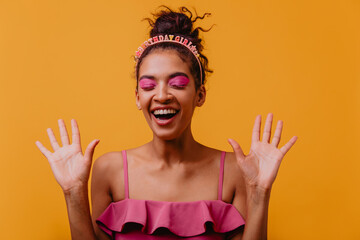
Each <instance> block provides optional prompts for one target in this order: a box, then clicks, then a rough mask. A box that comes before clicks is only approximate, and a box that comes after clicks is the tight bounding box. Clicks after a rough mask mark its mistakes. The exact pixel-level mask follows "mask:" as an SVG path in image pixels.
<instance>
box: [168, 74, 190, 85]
mask: <svg viewBox="0 0 360 240" xmlns="http://www.w3.org/2000/svg"><path fill="white" fill-rule="evenodd" d="M189 81H190V80H189V79H188V78H187V77H185V76H176V77H173V78H172V79H170V81H169V85H170V86H174V87H185V86H186V85H188V84H189Z"/></svg>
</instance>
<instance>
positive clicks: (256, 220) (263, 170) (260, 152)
mask: <svg viewBox="0 0 360 240" xmlns="http://www.w3.org/2000/svg"><path fill="white" fill-rule="evenodd" d="M272 119H273V116H272V114H269V115H268V116H267V119H266V123H265V127H264V133H263V137H262V140H261V141H260V128H261V116H257V118H256V120H255V124H254V129H253V134H252V143H251V148H250V153H249V154H248V155H244V153H243V151H242V149H241V147H240V145H239V144H238V143H237V142H235V141H234V140H232V139H229V143H230V144H231V146H232V147H233V149H234V152H235V156H236V160H237V162H238V166H239V168H240V171H241V173H242V176H243V178H244V184H243V186H242V187H241V186H237V190H238V189H239V188H241V189H243V190H242V192H244V189H245V196H246V207H245V219H246V224H245V228H244V232H243V233H242V234H240V235H238V236H235V237H234V238H233V239H242V240H260V239H261V240H262V239H267V220H268V206H269V201H270V192H271V187H272V184H273V182H274V181H275V178H276V175H277V172H278V170H279V167H280V163H281V161H282V159H283V158H284V156H285V154H286V153H287V152H288V151H289V150H290V148H291V147H292V146H293V145H294V143H295V142H296V139H297V137H293V138H291V139H290V141H289V142H287V143H286V144H285V145H284V146H283V147H281V148H280V149H279V148H278V145H279V142H280V138H281V132H282V122H281V121H279V122H278V124H277V126H276V130H275V133H274V136H273V139H272V141H271V143H270V136H271V125H272ZM242 196H244V193H241V192H240V193H238V191H237V192H236V193H235V198H234V201H233V204H234V205H235V206H240V205H241V203H240V201H242V200H243V199H242V198H243V197H242ZM241 235H242V236H241Z"/></svg>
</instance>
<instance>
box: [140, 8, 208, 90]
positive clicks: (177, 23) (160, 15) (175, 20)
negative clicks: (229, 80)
mask: <svg viewBox="0 0 360 240" xmlns="http://www.w3.org/2000/svg"><path fill="white" fill-rule="evenodd" d="M161 7H162V8H165V9H162V10H160V11H159V12H157V13H153V14H152V15H153V18H154V20H153V19H151V18H145V19H144V20H147V21H148V22H149V24H150V27H151V28H152V29H151V30H150V38H152V37H155V36H158V35H166V34H167V35H177V36H181V37H184V38H186V39H187V40H189V41H191V42H192V44H193V45H195V46H196V49H197V51H198V54H199V56H198V58H199V60H200V63H201V68H200V66H199V62H198V60H197V59H196V57H195V55H194V54H193V53H192V52H191V51H190V50H189V49H188V48H187V47H185V46H183V45H181V44H176V43H171V42H162V43H158V44H154V45H150V46H149V47H147V48H146V49H145V50H144V52H143V53H142V54H141V56H140V58H139V59H137V64H136V68H135V76H136V77H138V74H139V68H140V66H141V63H142V61H143V59H144V58H145V57H146V56H147V55H148V54H150V53H151V52H152V51H154V50H155V49H171V50H176V51H177V53H178V54H179V57H180V58H181V59H182V60H183V61H186V62H188V63H189V66H190V71H191V74H192V75H193V76H194V78H195V87H196V89H198V88H199V87H200V86H201V84H203V83H205V81H206V75H207V74H209V73H212V72H213V71H212V70H211V69H209V67H208V59H207V57H206V56H205V55H204V54H203V53H202V50H203V49H204V46H203V44H202V39H201V38H200V37H199V31H203V32H208V31H209V30H210V29H211V28H210V29H207V30H205V29H203V28H201V27H197V28H194V27H193V23H194V22H195V21H196V20H198V19H204V18H205V17H206V16H210V15H211V14H210V13H205V14H203V15H202V16H196V17H194V18H193V14H192V13H191V11H190V10H189V9H187V8H186V7H180V8H179V11H178V12H176V11H173V10H171V9H170V8H169V7H166V6H161ZM195 13H196V11H195ZM201 71H202V72H201ZM201 76H202V79H200V78H201ZM136 80H137V81H138V79H136Z"/></svg>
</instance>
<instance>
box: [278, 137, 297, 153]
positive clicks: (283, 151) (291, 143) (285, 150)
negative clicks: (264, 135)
mask: <svg viewBox="0 0 360 240" xmlns="http://www.w3.org/2000/svg"><path fill="white" fill-rule="evenodd" d="M296 140H297V137H296V136H294V137H292V138H291V139H290V140H289V141H288V142H287V143H286V144H285V145H284V146H283V147H282V148H280V151H281V152H282V153H283V154H286V153H287V152H288V151H289V150H290V148H291V147H292V146H293V145H294V144H295V142H296Z"/></svg>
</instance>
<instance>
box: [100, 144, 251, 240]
mask: <svg viewBox="0 0 360 240" xmlns="http://www.w3.org/2000/svg"><path fill="white" fill-rule="evenodd" d="M122 154H123V161H124V183H125V199H124V200H121V201H118V202H112V203H110V205H109V206H108V207H107V208H106V209H105V211H104V212H103V213H102V214H101V216H100V217H99V218H98V219H97V220H96V222H97V224H98V225H99V227H100V228H101V229H102V230H103V231H104V232H105V233H107V234H108V235H109V236H111V237H112V238H111V239H115V240H119V239H129V240H158V239H183V238H186V239H191V240H215V239H226V238H227V237H229V236H230V235H233V234H235V233H237V231H238V230H240V229H241V228H242V227H243V225H244V224H245V221H244V219H243V217H242V216H241V215H240V213H239V212H238V211H237V209H236V208H235V207H234V206H233V205H232V204H229V203H226V202H224V201H222V187H223V175H224V160H225V152H222V154H221V160H220V174H219V188H218V189H219V190H218V199H217V200H201V201H193V202H166V201H152V200H137V199H130V198H129V184H128V167H127V156H126V152H125V151H122Z"/></svg>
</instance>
